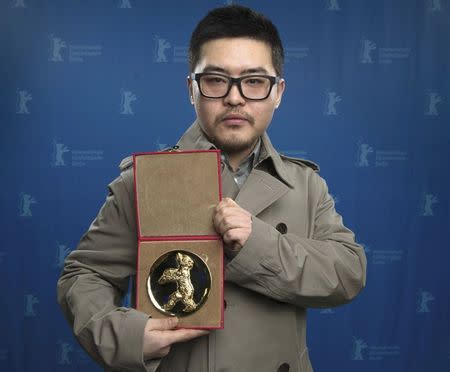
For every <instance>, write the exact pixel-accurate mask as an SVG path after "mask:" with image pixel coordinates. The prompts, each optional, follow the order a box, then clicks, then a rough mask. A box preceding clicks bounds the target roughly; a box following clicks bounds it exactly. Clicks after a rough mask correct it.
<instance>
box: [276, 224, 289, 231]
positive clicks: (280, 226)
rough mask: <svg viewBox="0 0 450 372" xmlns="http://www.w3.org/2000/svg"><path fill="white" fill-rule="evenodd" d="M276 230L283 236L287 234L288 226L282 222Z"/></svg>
mask: <svg viewBox="0 0 450 372" xmlns="http://www.w3.org/2000/svg"><path fill="white" fill-rule="evenodd" d="M276 229H277V230H278V231H279V232H280V233H281V234H286V233H287V226H286V224H285V223H283V222H280V223H279V224H278V225H277V227H276Z"/></svg>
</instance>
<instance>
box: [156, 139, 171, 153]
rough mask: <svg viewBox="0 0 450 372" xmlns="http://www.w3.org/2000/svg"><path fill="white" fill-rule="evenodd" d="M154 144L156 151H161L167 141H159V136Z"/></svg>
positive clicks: (165, 146)
mask: <svg viewBox="0 0 450 372" xmlns="http://www.w3.org/2000/svg"><path fill="white" fill-rule="evenodd" d="M155 146H156V150H158V151H162V150H164V149H166V148H167V147H168V146H167V143H161V141H160V137H158V138H157V139H156V141H155Z"/></svg>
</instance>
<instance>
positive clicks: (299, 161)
mask: <svg viewBox="0 0 450 372" xmlns="http://www.w3.org/2000/svg"><path fill="white" fill-rule="evenodd" d="M280 156H281V158H282V159H286V160H289V161H291V162H292V163H295V164H299V165H301V166H303V167H304V166H307V167H309V168H311V169H312V170H314V171H315V172H318V171H319V170H320V168H319V165H318V164H316V163H314V162H313V161H311V160H306V159H302V158H294V157H292V156H286V155H283V154H280Z"/></svg>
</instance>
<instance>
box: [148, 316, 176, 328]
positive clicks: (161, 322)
mask: <svg viewBox="0 0 450 372" xmlns="http://www.w3.org/2000/svg"><path fill="white" fill-rule="evenodd" d="M148 323H149V329H148V330H149V331H156V330H157V331H165V330H168V329H174V328H175V327H176V326H177V325H178V318H177V317H170V318H162V319H158V318H152V319H149V320H148Z"/></svg>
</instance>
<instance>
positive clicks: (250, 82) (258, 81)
mask: <svg viewBox="0 0 450 372" xmlns="http://www.w3.org/2000/svg"><path fill="white" fill-rule="evenodd" d="M264 82H265V79H263V78H248V79H245V81H244V83H245V84H247V85H255V86H256V85H263V84H264Z"/></svg>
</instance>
